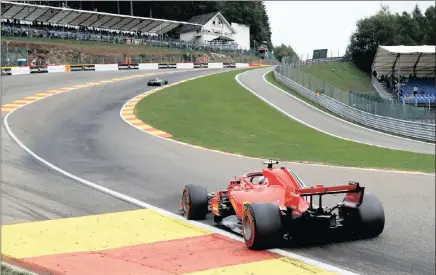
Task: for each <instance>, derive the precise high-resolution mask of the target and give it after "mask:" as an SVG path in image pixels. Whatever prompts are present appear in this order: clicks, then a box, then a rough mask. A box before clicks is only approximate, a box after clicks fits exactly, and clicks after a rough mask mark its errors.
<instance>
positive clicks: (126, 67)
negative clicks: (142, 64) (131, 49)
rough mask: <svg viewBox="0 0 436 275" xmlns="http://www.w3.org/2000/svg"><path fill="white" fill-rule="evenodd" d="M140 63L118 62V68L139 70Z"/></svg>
mask: <svg viewBox="0 0 436 275" xmlns="http://www.w3.org/2000/svg"><path fill="white" fill-rule="evenodd" d="M138 69H139V64H137V63H136V64H118V70H138Z"/></svg>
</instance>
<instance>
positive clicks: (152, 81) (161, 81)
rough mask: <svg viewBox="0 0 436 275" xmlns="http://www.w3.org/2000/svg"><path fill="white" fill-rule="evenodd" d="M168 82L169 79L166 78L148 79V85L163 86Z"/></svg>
mask: <svg viewBox="0 0 436 275" xmlns="http://www.w3.org/2000/svg"><path fill="white" fill-rule="evenodd" d="M167 84H168V80H164V79H160V78H153V79H150V80H149V81H147V86H163V85H167Z"/></svg>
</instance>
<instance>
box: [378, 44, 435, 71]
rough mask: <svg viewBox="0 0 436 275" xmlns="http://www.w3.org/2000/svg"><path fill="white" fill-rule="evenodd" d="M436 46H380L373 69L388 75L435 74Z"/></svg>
mask: <svg viewBox="0 0 436 275" xmlns="http://www.w3.org/2000/svg"><path fill="white" fill-rule="evenodd" d="M435 52H436V46H427V45H423V46H379V47H378V49H377V53H376V55H375V58H374V61H373V63H372V69H373V70H376V71H377V72H378V73H382V74H387V73H395V74H397V73H398V71H399V73H400V74H401V75H409V74H413V73H416V74H417V75H418V76H419V75H421V76H422V75H429V74H434V71H435V61H436V55H435Z"/></svg>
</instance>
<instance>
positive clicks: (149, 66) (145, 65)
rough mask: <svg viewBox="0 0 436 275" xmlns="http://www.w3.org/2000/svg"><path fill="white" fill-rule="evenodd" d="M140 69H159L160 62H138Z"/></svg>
mask: <svg viewBox="0 0 436 275" xmlns="http://www.w3.org/2000/svg"><path fill="white" fill-rule="evenodd" d="M138 69H139V70H157V69H159V64H158V63H139V64H138Z"/></svg>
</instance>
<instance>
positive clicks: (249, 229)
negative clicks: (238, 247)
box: [242, 203, 282, 250]
mask: <svg viewBox="0 0 436 275" xmlns="http://www.w3.org/2000/svg"><path fill="white" fill-rule="evenodd" d="M281 227H282V223H281V215H280V209H279V207H278V206H277V205H276V204H274V203H254V204H248V203H247V204H245V205H244V206H243V216H242V235H243V238H244V241H245V244H246V245H247V247H248V248H249V249H252V250H259V249H268V248H271V247H274V246H275V245H278V242H279V240H280V231H281Z"/></svg>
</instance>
